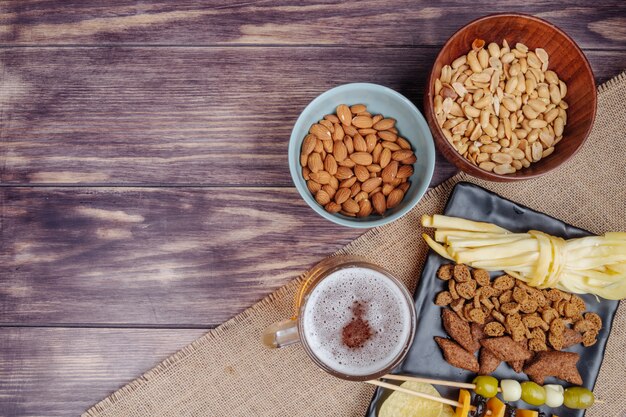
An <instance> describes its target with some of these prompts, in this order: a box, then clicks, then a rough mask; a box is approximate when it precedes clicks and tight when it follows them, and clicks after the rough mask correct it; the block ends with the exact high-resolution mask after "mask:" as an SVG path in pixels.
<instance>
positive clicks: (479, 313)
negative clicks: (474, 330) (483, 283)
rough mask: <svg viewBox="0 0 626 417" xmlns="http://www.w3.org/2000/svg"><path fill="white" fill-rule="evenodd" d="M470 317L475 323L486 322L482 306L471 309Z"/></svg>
mask: <svg viewBox="0 0 626 417" xmlns="http://www.w3.org/2000/svg"><path fill="white" fill-rule="evenodd" d="M469 317H470V319H471V320H472V321H473V322H474V323H478V324H484V323H485V312H484V311H483V310H482V309H481V308H473V309H471V310H470V311H469Z"/></svg>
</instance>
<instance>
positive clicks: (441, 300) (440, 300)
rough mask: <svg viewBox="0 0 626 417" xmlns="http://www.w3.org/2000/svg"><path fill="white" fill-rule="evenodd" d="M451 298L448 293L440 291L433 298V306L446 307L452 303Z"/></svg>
mask: <svg viewBox="0 0 626 417" xmlns="http://www.w3.org/2000/svg"><path fill="white" fill-rule="evenodd" d="M452 300H453V298H452V295H451V294H450V291H441V292H440V293H439V294H437V296H436V297H435V304H436V305H438V306H447V305H448V304H450V303H451V302H452Z"/></svg>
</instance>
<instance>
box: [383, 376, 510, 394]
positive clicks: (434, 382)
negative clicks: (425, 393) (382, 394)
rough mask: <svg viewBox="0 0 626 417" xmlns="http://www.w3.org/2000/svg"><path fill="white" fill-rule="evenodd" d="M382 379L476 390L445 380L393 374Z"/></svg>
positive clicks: (474, 387) (474, 386)
mask: <svg viewBox="0 0 626 417" xmlns="http://www.w3.org/2000/svg"><path fill="white" fill-rule="evenodd" d="M381 378H382V379H391V380H393V381H414V382H424V383H426V384H432V385H443V386H446V387H455V388H467V389H471V390H474V389H476V384H472V383H469V382H456V381H445V380H443V379H432V378H420V377H417V376H407V375H393V374H387V375H383V376H381ZM498 392H502V388H500V387H498Z"/></svg>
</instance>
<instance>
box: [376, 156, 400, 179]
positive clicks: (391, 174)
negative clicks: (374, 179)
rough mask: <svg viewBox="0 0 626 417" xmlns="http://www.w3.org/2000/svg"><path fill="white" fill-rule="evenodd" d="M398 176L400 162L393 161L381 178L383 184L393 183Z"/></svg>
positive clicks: (384, 170)
mask: <svg viewBox="0 0 626 417" xmlns="http://www.w3.org/2000/svg"><path fill="white" fill-rule="evenodd" d="M397 174H398V161H391V162H390V163H389V165H387V166H386V167H385V169H383V171H382V172H381V174H380V176H381V178H382V180H383V182H389V183H390V182H392V181H393V180H394V179H395V178H396V175H397Z"/></svg>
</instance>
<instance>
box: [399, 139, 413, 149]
mask: <svg viewBox="0 0 626 417" xmlns="http://www.w3.org/2000/svg"><path fill="white" fill-rule="evenodd" d="M396 143H397V144H398V145H400V148H402V149H408V150H411V144H410V143H409V141H408V140H406V139H404V138H398V140H397V141H396Z"/></svg>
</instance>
